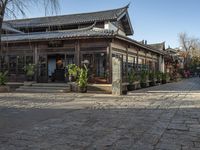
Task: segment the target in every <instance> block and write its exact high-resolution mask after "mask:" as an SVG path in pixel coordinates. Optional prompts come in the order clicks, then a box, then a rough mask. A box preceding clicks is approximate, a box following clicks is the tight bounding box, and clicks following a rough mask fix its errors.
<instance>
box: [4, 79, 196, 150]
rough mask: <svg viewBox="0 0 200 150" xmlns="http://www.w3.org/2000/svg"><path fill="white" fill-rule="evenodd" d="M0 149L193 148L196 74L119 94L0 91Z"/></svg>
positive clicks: (115, 149)
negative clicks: (124, 94)
mask: <svg viewBox="0 0 200 150" xmlns="http://www.w3.org/2000/svg"><path fill="white" fill-rule="evenodd" d="M0 149H1V150H18V149H19V150H23V149H28V150H29V149H34V150H35V149H36V150H37V149H48V150H51V149H52V150H54V149H63V150H68V149H69V150H79V149H80V150H87V149H88V150H90V149H91V150H107V149H108V150H112V149H114V150H117V149H119V150H126V149H127V150H137V149H138V150H199V149H200V79H199V78H193V79H188V80H184V81H181V82H177V83H170V84H166V85H161V86H157V87H152V88H147V89H142V90H138V91H134V92H132V93H128V95H127V96H121V97H113V96H111V95H99V94H98V95H97V94H96V95H95V94H23V93H7V94H0Z"/></svg>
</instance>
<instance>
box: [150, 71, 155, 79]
mask: <svg viewBox="0 0 200 150" xmlns="http://www.w3.org/2000/svg"><path fill="white" fill-rule="evenodd" d="M155 79H156V74H155V72H150V73H149V80H151V81H154V80H155Z"/></svg>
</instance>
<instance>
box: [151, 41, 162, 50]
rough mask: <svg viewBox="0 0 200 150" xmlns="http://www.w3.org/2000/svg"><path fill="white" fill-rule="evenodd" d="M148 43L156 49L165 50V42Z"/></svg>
mask: <svg viewBox="0 0 200 150" xmlns="http://www.w3.org/2000/svg"><path fill="white" fill-rule="evenodd" d="M148 45H149V46H151V47H152V48H154V49H158V50H165V42H162V43H155V44H148Z"/></svg>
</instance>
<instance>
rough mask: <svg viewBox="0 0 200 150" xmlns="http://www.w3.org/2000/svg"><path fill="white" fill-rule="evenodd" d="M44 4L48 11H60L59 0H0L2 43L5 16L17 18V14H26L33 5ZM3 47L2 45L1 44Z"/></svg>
mask: <svg viewBox="0 0 200 150" xmlns="http://www.w3.org/2000/svg"><path fill="white" fill-rule="evenodd" d="M41 4H42V5H43V6H44V9H45V14H46V12H52V13H54V12H58V10H59V0H0V45H1V33H2V24H3V20H4V16H5V15H7V16H9V17H14V18H16V16H17V15H16V14H22V15H23V16H25V14H26V13H25V12H26V11H27V10H28V8H29V7H30V6H32V5H41ZM0 49H1V46H0Z"/></svg>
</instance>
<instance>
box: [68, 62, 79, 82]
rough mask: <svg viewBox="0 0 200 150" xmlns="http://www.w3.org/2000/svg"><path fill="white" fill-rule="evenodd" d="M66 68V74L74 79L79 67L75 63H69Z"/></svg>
mask: <svg viewBox="0 0 200 150" xmlns="http://www.w3.org/2000/svg"><path fill="white" fill-rule="evenodd" d="M67 68H68V74H69V76H73V77H74V79H76V78H77V75H78V72H79V67H78V66H76V65H75V64H69V65H68V66H67Z"/></svg>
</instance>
